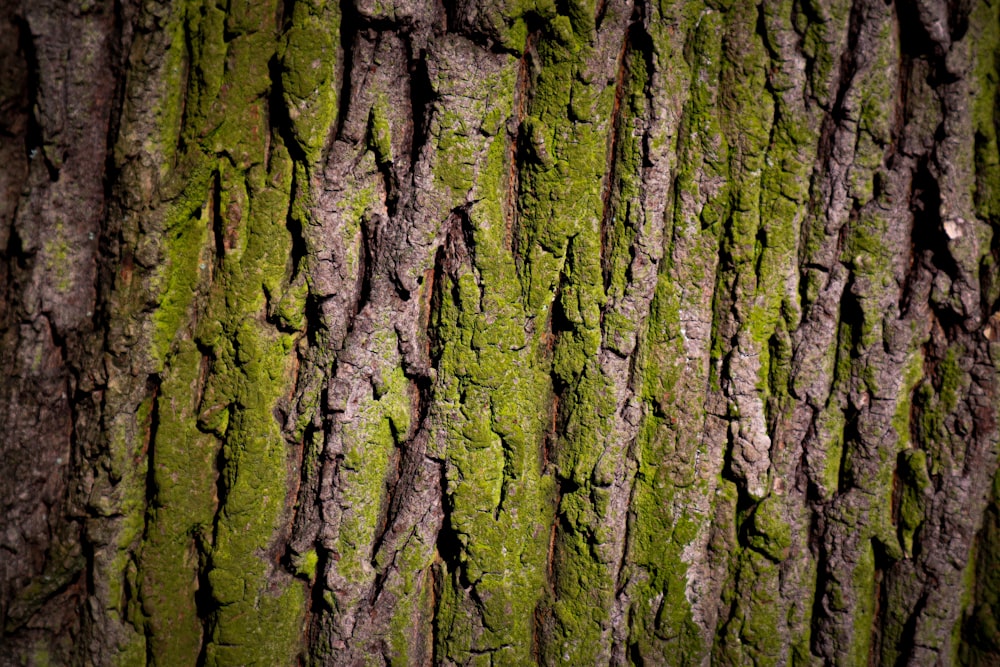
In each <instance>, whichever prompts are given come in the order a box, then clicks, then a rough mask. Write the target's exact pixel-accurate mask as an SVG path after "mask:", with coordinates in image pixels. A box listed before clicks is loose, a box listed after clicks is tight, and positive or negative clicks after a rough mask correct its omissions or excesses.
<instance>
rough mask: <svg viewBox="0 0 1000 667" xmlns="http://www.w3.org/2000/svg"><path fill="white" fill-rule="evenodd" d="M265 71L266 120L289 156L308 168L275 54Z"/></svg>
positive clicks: (282, 68) (279, 63) (280, 66)
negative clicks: (268, 82) (267, 82)
mask: <svg viewBox="0 0 1000 667" xmlns="http://www.w3.org/2000/svg"><path fill="white" fill-rule="evenodd" d="M267 71H268V73H269V74H270V77H271V88H270V90H269V91H268V94H267V122H268V124H269V125H270V126H271V129H272V130H275V131H276V132H277V133H278V136H279V137H281V142H282V143H283V144H284V145H285V148H286V149H287V150H288V155H289V157H291V158H292V160H294V161H295V162H298V163H299V164H302V165H306V168H307V169H308V165H309V160H308V159H307V158H306V152H305V150H304V149H303V148H302V146H300V145H299V142H298V141H297V140H296V139H295V134H294V133H293V132H292V119H291V117H290V116H289V115H288V107H286V106H285V95H284V90H283V88H282V85H281V74H282V72H283V71H284V67H283V66H282V64H281V62H280V61H279V60H278V56H277V55H274V56H271V59H270V60H268V61H267ZM293 187H294V182H293Z"/></svg>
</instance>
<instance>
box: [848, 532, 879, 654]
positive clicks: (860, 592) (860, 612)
mask: <svg viewBox="0 0 1000 667" xmlns="http://www.w3.org/2000/svg"><path fill="white" fill-rule="evenodd" d="M860 551H861V553H860V554H859V557H858V562H857V565H856V566H855V568H854V572H853V574H852V575H851V579H852V581H851V584H852V588H853V591H854V595H855V600H854V608H853V609H852V610H851V618H852V631H853V636H852V637H851V653H850V655H851V658H850V661H851V664H855V665H864V664H869V663H870V655H871V651H872V630H873V628H874V627H875V607H876V595H877V594H878V591H877V587H876V584H875V552H874V550H873V549H872V544H871V541H869V540H864V541H863V543H862V544H861V545H860Z"/></svg>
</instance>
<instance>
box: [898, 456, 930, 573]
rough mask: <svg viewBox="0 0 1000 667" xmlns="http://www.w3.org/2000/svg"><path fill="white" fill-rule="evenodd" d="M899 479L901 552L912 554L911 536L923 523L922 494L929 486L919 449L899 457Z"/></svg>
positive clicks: (924, 502) (925, 457)
mask: <svg viewBox="0 0 1000 667" xmlns="http://www.w3.org/2000/svg"><path fill="white" fill-rule="evenodd" d="M899 477H900V481H901V482H902V484H903V490H902V498H901V499H900V504H899V534H900V540H901V541H902V543H903V545H902V546H903V550H904V551H905V552H906V554H907V555H910V554H912V553H913V535H914V533H915V532H916V530H917V529H918V528H919V527H920V524H922V523H923V521H924V507H925V504H926V501H925V499H924V492H925V491H926V490H927V489H928V488H929V487H930V486H931V480H930V475H928V472H927V455H926V454H925V453H924V452H923V451H921V450H919V449H908V450H906V451H905V452H903V454H902V455H900V467H899Z"/></svg>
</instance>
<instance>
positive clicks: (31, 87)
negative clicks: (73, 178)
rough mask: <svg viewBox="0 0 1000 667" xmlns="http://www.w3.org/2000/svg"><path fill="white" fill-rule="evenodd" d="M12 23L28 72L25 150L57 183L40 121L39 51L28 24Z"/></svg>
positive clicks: (57, 176) (20, 21)
mask: <svg viewBox="0 0 1000 667" xmlns="http://www.w3.org/2000/svg"><path fill="white" fill-rule="evenodd" d="M12 22H13V23H14V25H15V26H16V27H17V37H18V45H17V51H18V53H20V54H21V56H22V57H23V58H24V64H25V69H26V70H27V77H26V78H27V89H28V91H27V92H28V109H29V110H30V112H29V113H28V114H27V117H28V128H27V131H26V132H25V136H24V148H25V151H26V152H27V154H28V159H29V160H34V159H35V157H39V156H40V157H41V158H42V160H43V162H44V163H45V168H46V170H47V171H48V173H49V180H50V181H52V182H53V183H55V182H56V181H58V180H59V169H58V168H57V167H56V166H55V165H54V164H52V162H51V161H50V160H49V156H48V155H47V154H46V152H45V136H44V133H43V131H42V124H41V122H40V121H39V119H38V114H39V113H40V109H41V102H40V100H39V94H40V93H41V88H42V82H41V74H40V71H41V68H40V64H39V62H38V51H37V49H36V48H35V40H34V38H33V37H32V34H31V26H30V25H28V22H27V21H26V20H25V19H24V18H22V17H20V16H18V17H15V18H14V19H13V21H12Z"/></svg>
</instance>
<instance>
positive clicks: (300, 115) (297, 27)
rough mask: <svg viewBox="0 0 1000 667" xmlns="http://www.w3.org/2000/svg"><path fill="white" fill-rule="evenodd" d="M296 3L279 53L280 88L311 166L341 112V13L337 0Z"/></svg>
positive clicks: (298, 138)
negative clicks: (337, 77) (338, 84)
mask: <svg viewBox="0 0 1000 667" xmlns="http://www.w3.org/2000/svg"><path fill="white" fill-rule="evenodd" d="M318 4H319V5H320V7H313V6H311V5H310V4H309V3H304V2H298V3H295V8H294V10H293V14H292V27H291V28H290V29H289V30H288V32H287V33H286V34H285V40H284V45H283V48H282V49H281V52H280V54H279V55H280V58H281V65H282V72H281V90H282V93H283V95H284V100H285V105H286V107H287V109H288V115H289V118H290V119H291V121H292V128H293V132H294V134H295V139H296V140H297V141H298V143H299V145H300V146H301V147H302V149H303V150H304V151H305V153H306V158H307V160H308V161H309V163H310V164H312V163H315V162H317V161H318V160H319V158H320V155H321V152H322V149H323V145H324V144H325V142H326V137H327V134H328V132H329V130H330V128H331V127H333V124H334V121H335V119H336V115H337V90H336V85H335V80H334V78H335V70H336V55H337V42H338V41H339V38H340V34H339V33H340V11H339V6H338V5H337V4H336V3H318Z"/></svg>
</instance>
